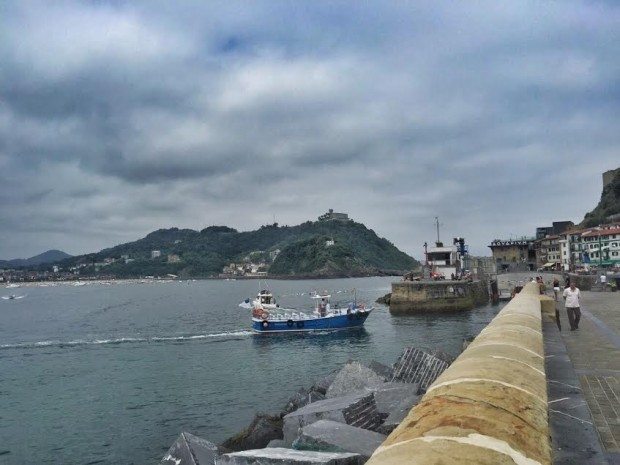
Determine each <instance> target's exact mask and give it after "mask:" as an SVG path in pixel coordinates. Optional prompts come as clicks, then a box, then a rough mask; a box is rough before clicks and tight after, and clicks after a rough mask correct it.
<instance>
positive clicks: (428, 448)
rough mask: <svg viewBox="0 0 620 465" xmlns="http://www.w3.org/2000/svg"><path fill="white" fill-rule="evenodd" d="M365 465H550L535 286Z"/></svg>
mask: <svg viewBox="0 0 620 465" xmlns="http://www.w3.org/2000/svg"><path fill="white" fill-rule="evenodd" d="M367 463H368V464H372V465H378V464H381V465H391V464H394V465H396V464H406V463H412V464H420V465H422V464H424V465H430V464H452V463H453V464H465V463H480V464H487V463H488V464H496V463H515V464H519V465H543V464H544V465H548V464H550V463H551V452H550V445H549V426H548V419H547V387H546V375H545V367H544V351H543V337H542V322H541V297H540V295H539V292H538V286H537V284H536V283H529V284H527V285H526V286H525V287H524V288H523V290H522V291H521V292H520V293H519V294H518V295H517V296H516V297H515V298H514V299H512V300H511V301H510V302H509V303H508V304H507V305H506V306H505V307H504V308H503V309H502V311H501V312H499V314H498V315H497V316H496V317H495V318H494V319H493V320H492V321H491V323H489V325H488V326H487V327H486V328H485V329H484V330H482V332H481V333H480V334H479V335H478V337H476V339H475V340H474V341H473V342H472V343H471V344H470V345H469V346H468V347H467V349H466V350H465V351H464V352H463V353H462V354H461V355H460V356H459V357H458V358H457V359H456V361H455V362H454V363H453V364H452V365H451V366H450V367H449V368H448V369H447V370H446V371H444V372H443V374H442V375H441V376H440V377H439V378H437V380H436V381H435V382H434V383H433V384H432V385H431V386H430V387H429V388H428V390H427V392H426V394H425V395H424V397H423V398H422V400H421V402H420V403H419V404H418V405H416V406H415V407H414V408H413V409H412V410H411V411H410V412H409V414H408V416H407V417H406V418H405V419H404V420H403V421H402V423H401V424H400V425H399V426H398V427H397V428H396V429H395V430H394V431H393V432H392V434H390V435H389V436H388V438H387V439H386V440H385V442H384V443H383V444H382V445H381V446H380V447H379V448H378V449H377V450H376V451H375V453H374V454H373V456H372V457H371V459H370V461H368V462H367Z"/></svg>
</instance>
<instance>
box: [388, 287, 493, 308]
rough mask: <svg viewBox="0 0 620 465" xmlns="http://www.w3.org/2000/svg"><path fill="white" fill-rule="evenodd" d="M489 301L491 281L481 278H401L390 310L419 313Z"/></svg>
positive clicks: (394, 289)
mask: <svg viewBox="0 0 620 465" xmlns="http://www.w3.org/2000/svg"><path fill="white" fill-rule="evenodd" d="M488 301H489V290H488V283H487V282H486V281H484V280H480V281H401V282H396V283H392V294H391V296H390V302H389V303H390V312H391V313H393V314H415V313H423V312H434V311H447V312H449V311H460V310H470V309H472V308H475V307H477V306H479V305H484V304H486V303H487V302H488Z"/></svg>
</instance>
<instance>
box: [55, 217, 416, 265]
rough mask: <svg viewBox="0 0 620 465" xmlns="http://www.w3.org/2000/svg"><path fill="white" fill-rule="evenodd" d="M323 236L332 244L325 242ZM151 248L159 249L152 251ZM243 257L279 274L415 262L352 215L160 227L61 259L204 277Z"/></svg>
mask: <svg viewBox="0 0 620 465" xmlns="http://www.w3.org/2000/svg"><path fill="white" fill-rule="evenodd" d="M327 241H333V242H334V245H331V246H327V245H326V243H327ZM153 251H159V252H160V254H161V255H160V256H158V257H152V252H153ZM277 251H280V254H279V255H278V256H277V258H276V259H275V261H274V262H273V264H271V259H270V257H273V256H275V255H276V252H277ZM270 252H271V254H270ZM249 259H252V261H253V262H254V261H264V262H266V263H267V264H268V265H269V264H271V269H269V274H270V275H280V276H289V275H290V276H294V275H297V276H298V275H308V276H332V275H343V276H349V275H372V274H379V273H382V272H384V271H385V270H393V271H403V270H410V269H412V268H416V267H417V266H419V263H418V262H417V261H416V260H414V259H413V258H411V257H409V256H408V255H407V254H405V253H404V252H401V251H400V250H398V249H397V248H396V247H395V246H394V245H393V244H392V243H391V242H389V241H388V240H387V239H384V238H380V237H378V236H377V235H376V234H375V232H374V231H372V230H371V229H368V228H366V226H364V225H363V224H360V223H356V222H354V221H315V222H310V221H308V222H305V223H302V224H300V225H297V226H278V224H277V223H276V224H273V225H267V226H262V227H261V228H259V229H257V230H255V231H245V232H239V231H237V230H235V229H232V228H229V227H226V226H210V227H208V228H205V229H203V230H202V231H194V230H191V229H178V228H171V229H160V230H157V231H154V232H152V233H150V234H149V235H147V236H146V237H144V238H143V239H140V240H137V241H135V242H129V243H126V244H121V245H118V246H116V247H112V248H109V249H104V250H102V251H101V252H98V253H94V254H88V255H82V256H78V257H72V258H71V259H68V260H65V261H64V262H63V263H62V265H63V266H65V267H66V266H79V265H81V266H82V267H83V268H81V270H83V271H84V272H87V269H90V268H93V273H95V270H94V269H95V268H96V269H97V271H96V272H99V273H105V274H108V275H110V274H111V275H115V276H117V277H133V276H145V275H158V276H163V275H166V274H176V275H180V276H183V277H189V276H201V277H207V276H217V275H218V274H220V273H221V272H222V269H223V268H224V267H225V266H226V265H228V264H230V263H239V262H243V261H248V260H249ZM106 262H107V263H106ZM86 264H91V265H89V266H88V267H86V266H85V265H86ZM92 264H97V266H96V267H95V266H94V265H92Z"/></svg>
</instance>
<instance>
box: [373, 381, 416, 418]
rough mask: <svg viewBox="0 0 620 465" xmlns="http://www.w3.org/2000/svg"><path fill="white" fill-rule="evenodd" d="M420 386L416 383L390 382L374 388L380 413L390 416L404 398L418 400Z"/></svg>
mask: <svg viewBox="0 0 620 465" xmlns="http://www.w3.org/2000/svg"><path fill="white" fill-rule="evenodd" d="M418 390H419V386H418V385H417V384H415V383H399V382H390V383H383V384H380V385H379V386H376V387H374V388H372V392H373V393H374V396H375V405H376V406H377V411H378V412H379V413H382V414H385V416H388V415H389V414H391V413H392V412H393V411H394V409H396V408H397V407H398V406H399V405H400V404H401V403H402V401H403V400H404V399H414V400H417V399H418V398H419V397H420V396H419V395H418Z"/></svg>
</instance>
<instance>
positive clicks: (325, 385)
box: [310, 370, 339, 395]
mask: <svg viewBox="0 0 620 465" xmlns="http://www.w3.org/2000/svg"><path fill="white" fill-rule="evenodd" d="M338 371H339V370H334V371H332V372H331V373H330V374H328V375H327V376H323V377H322V378H321V379H319V380H318V381H317V382H316V383H314V385H313V386H312V387H311V388H310V390H311V391H317V392H320V393H321V394H323V395H325V394H327V389H329V386H331V384H332V383H333V382H334V379H336V375H337V374H338Z"/></svg>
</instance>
